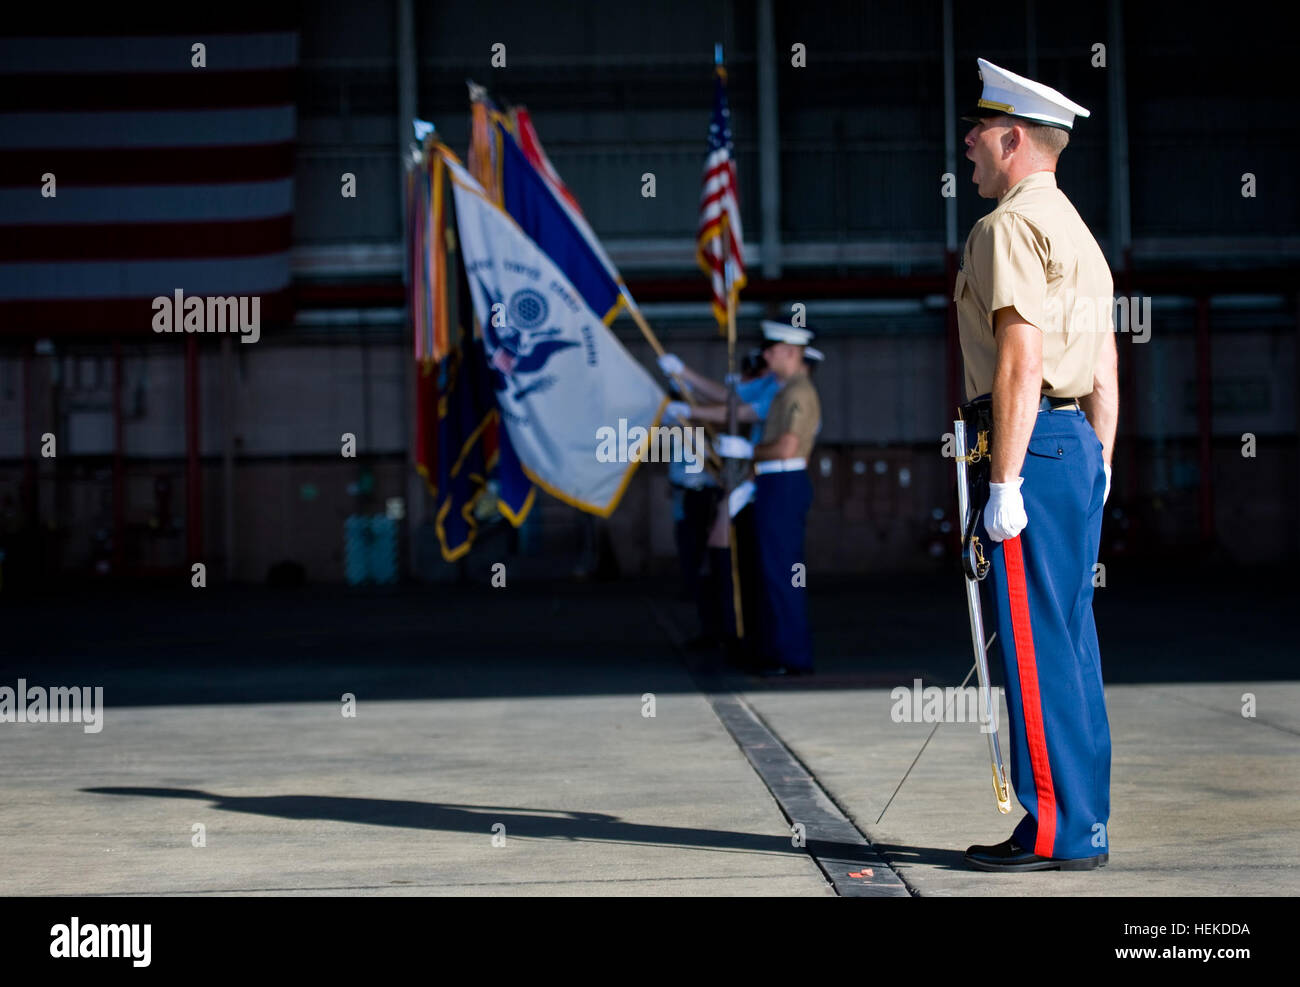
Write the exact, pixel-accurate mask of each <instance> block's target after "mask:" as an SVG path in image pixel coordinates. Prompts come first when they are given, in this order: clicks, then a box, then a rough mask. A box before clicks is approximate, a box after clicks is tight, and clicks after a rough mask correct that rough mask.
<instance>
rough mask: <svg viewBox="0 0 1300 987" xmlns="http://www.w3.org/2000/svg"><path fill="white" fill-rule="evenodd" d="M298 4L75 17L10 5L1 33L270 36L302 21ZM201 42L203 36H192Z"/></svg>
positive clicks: (241, 2) (120, 7) (249, 0)
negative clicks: (54, 14)
mask: <svg viewBox="0 0 1300 987" xmlns="http://www.w3.org/2000/svg"><path fill="white" fill-rule="evenodd" d="M300 6H301V4H300V3H279V4H276V3H267V2H265V0H260V2H254V0H227V2H225V3H222V4H220V5H214V6H213V7H212V8H211V9H204V8H203V7H201V6H199V5H192V6H188V7H182V6H179V5H178V4H176V3H174V2H171V3H169V2H166V0H142V2H137V3H129V4H127V3H123V4H112V5H103V6H98V7H97V6H95V5H93V4H88V5H86V6H83V7H81V8H80V9H78V10H77V12H76V16H75V17H59V16H52V15H51V12H50V9H49V8H48V7H44V6H34V7H24V6H22V5H19V4H12V5H11V6H10V9H9V10H6V11H5V17H4V25H3V27H0V37H11V38H12V37H34V38H49V37H73V38H90V37H105V38H112V39H116V38H121V37H136V36H141V37H157V36H159V35H181V36H187V35H190V34H195V33H196V32H201V33H202V34H212V35H222V34H250V33H256V34H272V33H278V32H283V31H297V30H298V26H299V24H300V23H301V22H302V12H301V10H300V9H299V8H300ZM195 40H196V41H202V40H203V38H202V37H196V38H195Z"/></svg>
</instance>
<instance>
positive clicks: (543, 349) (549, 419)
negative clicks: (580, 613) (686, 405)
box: [447, 159, 668, 517]
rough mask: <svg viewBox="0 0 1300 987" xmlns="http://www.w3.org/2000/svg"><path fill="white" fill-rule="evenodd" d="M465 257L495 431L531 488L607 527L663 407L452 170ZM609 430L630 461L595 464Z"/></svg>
mask: <svg viewBox="0 0 1300 987" xmlns="http://www.w3.org/2000/svg"><path fill="white" fill-rule="evenodd" d="M447 164H448V168H449V170H450V173H451V179H452V187H453V188H454V190H455V200H456V221H457V226H458V228H459V230H460V248H461V254H462V256H463V257H464V261H465V272H466V275H467V276H468V278H469V285H470V293H471V295H472V296H473V299H474V312H475V314H476V315H477V316H478V320H479V323H480V325H481V326H482V329H483V349H484V353H485V355H486V357H487V361H488V365H489V369H490V370H491V373H492V377H493V382H494V387H495V388H496V399H497V404H498V406H499V407H500V409H501V420H502V422H503V423H504V424H505V427H506V429H507V430H508V432H509V434H510V441H511V443H512V444H513V446H514V449H515V452H516V454H517V455H518V456H519V461H520V463H521V464H522V466H523V468H524V472H525V473H527V474H528V477H529V479H531V480H532V481H533V482H534V483H536V484H537V485H538V486H539V487H541V488H542V489H543V490H545V491H546V492H547V493H549V494H551V495H552V496H554V497H557V498H559V499H560V500H562V501H564V502H565V503H567V504H571V505H572V506H574V507H578V508H581V509H582V510H584V511H588V512H590V513H592V514H598V515H601V516H602V517H607V516H609V514H611V513H612V512H613V510H614V508H615V507H617V506H618V502H619V498H621V497H622V495H623V491H624V490H625V489H626V487H627V484H628V481H629V480H630V479H631V477H632V474H633V472H635V470H636V467H637V465H638V461H639V458H640V457H641V456H644V455H645V452H646V448H647V446H648V442H647V441H646V439H645V438H643V437H648V432H649V430H650V428H651V427H652V426H654V425H657V424H658V422H659V416H660V415H661V414H662V413H663V409H664V407H665V406H666V405H667V403H668V399H667V397H666V395H665V394H664V392H663V390H662V389H661V388H660V387H659V385H658V383H656V381H655V379H654V378H653V377H651V376H650V374H649V373H647V372H646V370H645V368H644V367H642V366H641V364H640V363H638V362H637V361H636V360H634V359H633V358H632V355H631V354H630V353H628V351H627V350H625V349H624V348H623V345H622V344H621V343H620V342H619V341H618V339H617V338H616V337H615V336H614V334H613V333H612V332H610V330H609V328H608V327H607V326H606V325H605V323H604V322H602V321H601V317H600V316H599V315H598V314H596V313H595V312H594V311H592V309H591V307H590V306H589V305H587V303H586V302H585V301H584V300H583V297H582V295H581V294H580V293H579V292H578V291H577V289H575V288H574V286H573V285H572V284H571V283H570V281H569V279H568V278H567V277H565V275H564V274H563V273H562V272H561V271H560V269H559V267H558V266H557V265H556V264H555V263H554V262H553V261H552V260H551V259H550V257H548V256H547V255H546V254H544V253H543V252H542V251H541V249H540V248H539V247H538V246H537V244H536V243H534V242H533V241H532V240H531V239H529V237H528V235H527V234H525V233H524V232H523V230H521V229H520V228H519V226H518V224H516V223H515V221H514V220H513V219H512V218H511V217H510V216H509V215H507V214H506V213H505V211H504V210H502V209H501V208H499V207H498V206H497V205H495V204H494V203H492V202H491V201H489V200H488V199H487V197H486V196H485V195H484V193H483V189H482V186H480V185H479V184H478V182H476V181H475V180H474V179H473V177H472V176H471V175H470V174H469V172H467V171H466V170H465V169H464V168H462V167H460V166H459V165H458V164H456V163H455V162H454V161H451V160H449V159H448V161H447ZM610 430H613V433H614V434H617V435H618V436H619V438H620V443H619V445H620V446H621V447H622V449H623V450H625V451H626V450H627V449H628V447H629V443H628V442H627V441H626V440H625V437H626V438H627V439H630V446H631V449H632V454H630V455H615V456H610V455H607V454H606V455H601V454H599V452H598V450H599V449H600V447H601V436H602V435H609V434H610Z"/></svg>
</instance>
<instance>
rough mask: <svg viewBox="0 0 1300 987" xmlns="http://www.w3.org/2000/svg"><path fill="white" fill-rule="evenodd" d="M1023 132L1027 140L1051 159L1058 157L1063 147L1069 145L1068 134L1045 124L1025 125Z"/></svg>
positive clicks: (1066, 131)
mask: <svg viewBox="0 0 1300 987" xmlns="http://www.w3.org/2000/svg"><path fill="white" fill-rule="evenodd" d="M1025 131H1026V133H1028V134H1029V139H1030V140H1032V141H1033V142H1034V146H1035V147H1037V148H1038V149H1039V150H1040V151H1042V152H1043V153H1044V154H1050V155H1051V156H1052V157H1054V158H1055V157H1059V156H1060V153H1061V152H1062V151H1064V150H1065V145H1067V144H1069V143H1070V132H1069V131H1068V130H1062V129H1061V128H1060V127H1053V126H1051V125H1050V124H1046V123H1025Z"/></svg>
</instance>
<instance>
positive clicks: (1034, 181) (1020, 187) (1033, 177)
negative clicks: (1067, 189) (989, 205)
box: [998, 171, 1056, 205]
mask: <svg viewBox="0 0 1300 987" xmlns="http://www.w3.org/2000/svg"><path fill="white" fill-rule="evenodd" d="M1031 188H1056V173H1055V172H1052V171H1034V172H1030V173H1029V174H1028V175H1026V176H1025V177H1024V178H1022V179H1020V181H1018V182H1016V184H1014V185H1012V186H1011V188H1009V189H1007V190H1006V192H1004V193H1003V195H1002V198H1000V199H998V205H1002V204H1004V203H1005V202H1007V201H1008V200H1009V199H1011V198H1012V197H1013V196H1015V195H1018V194H1019V193H1021V192H1023V191H1024V190H1025V189H1031Z"/></svg>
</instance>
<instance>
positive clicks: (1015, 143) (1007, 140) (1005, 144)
mask: <svg viewBox="0 0 1300 987" xmlns="http://www.w3.org/2000/svg"><path fill="white" fill-rule="evenodd" d="M1024 142H1025V128H1024V127H1023V126H1022V125H1021V124H1018V123H1013V124H1011V125H1010V126H1008V127H1007V132H1006V133H1005V134H1003V135H1002V153H1003V154H1010V153H1011V152H1013V151H1016V150H1019V149H1020V148H1021V147H1023V146H1024Z"/></svg>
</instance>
